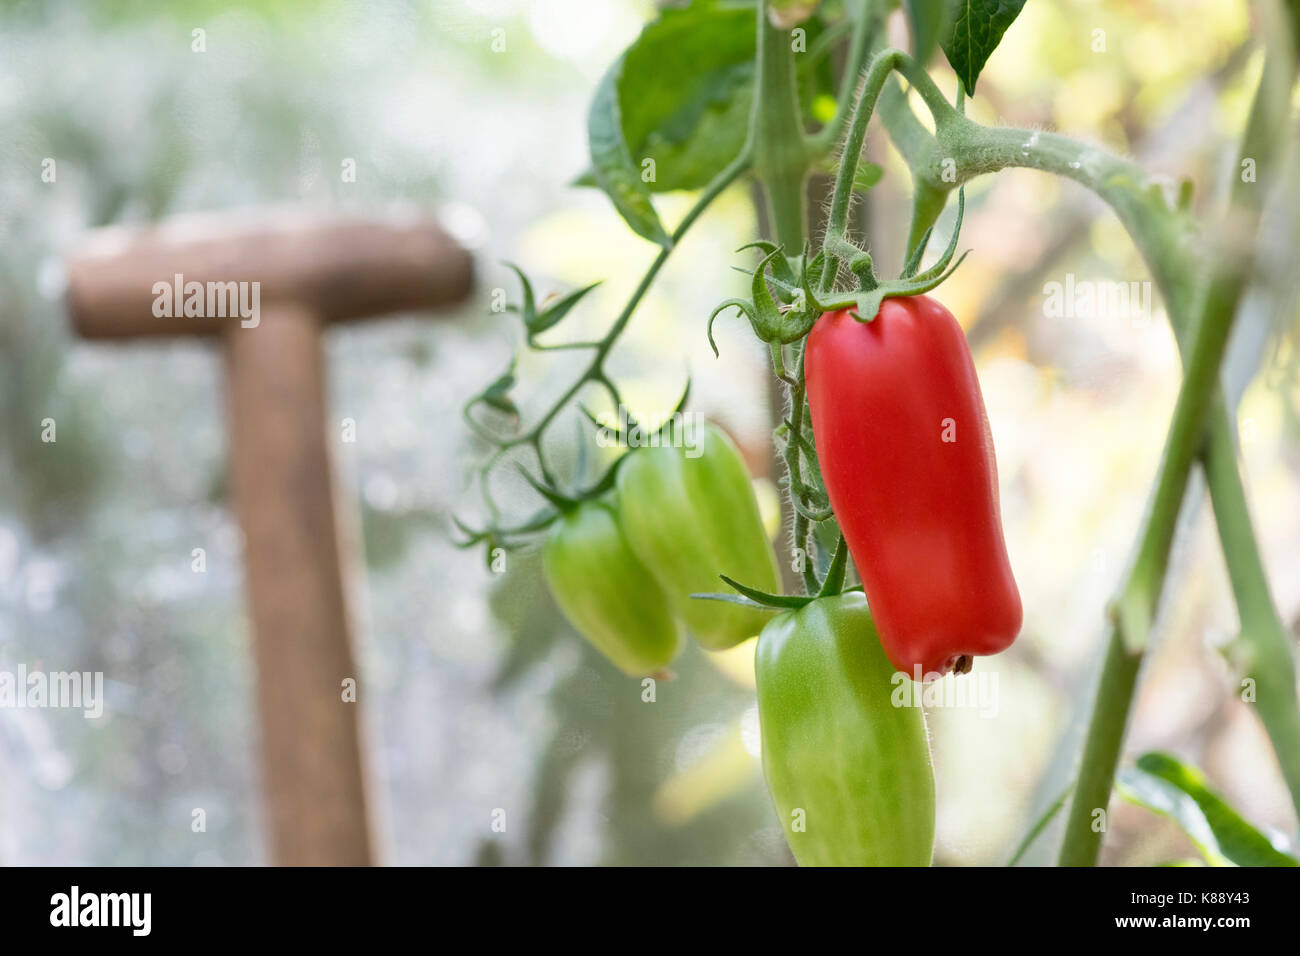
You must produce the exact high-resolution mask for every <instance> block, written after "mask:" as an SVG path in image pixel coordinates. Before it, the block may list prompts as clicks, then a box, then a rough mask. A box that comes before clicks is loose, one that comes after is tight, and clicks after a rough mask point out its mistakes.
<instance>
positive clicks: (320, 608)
mask: <svg viewBox="0 0 1300 956" xmlns="http://www.w3.org/2000/svg"><path fill="white" fill-rule="evenodd" d="M252 283H257V285H256V287H255V288H256V290H257V296H256V299H257V306H258V308H257V314H256V316H255V317H254V318H252V319H250V318H247V317H245V316H244V315H243V314H242V310H241V308H239V306H243V305H245V304H251V302H252V299H253V296H252V295H251V294H250V288H252V286H251V284H252ZM471 284H472V263H471V260H470V255H469V253H468V252H466V251H465V250H464V249H463V248H461V246H460V245H458V244H457V243H456V242H455V241H454V240H453V239H452V238H451V237H450V236H448V235H447V233H445V232H444V231H443V230H442V229H441V228H439V227H438V225H437V224H436V223H435V222H433V221H432V220H430V219H428V218H417V217H412V216H400V217H388V218H381V219H375V218H360V217H357V216H331V215H328V214H322V213H302V212H296V211H292V210H270V211H262V212H258V213H253V214H242V213H241V214H222V215H218V216H200V217H186V218H184V219H176V220H172V221H169V222H166V223H163V224H161V225H155V226H149V227H145V228H134V229H122V228H110V229H104V230H100V231H98V232H97V233H94V234H92V236H91V237H90V239H89V240H88V241H87V243H86V245H85V246H84V248H83V250H82V251H81V252H80V253H79V254H78V255H77V256H76V257H74V258H73V259H72V260H71V261H70V262H69V264H68V303H69V310H70V312H71V314H72V321H73V324H74V325H75V327H76V329H77V331H78V332H79V333H80V334H81V335H82V336H84V337H87V338H104V339H119V340H120V339H127V338H137V337H142V336H178V335H208V336H211V335H218V334H220V335H221V338H222V341H223V345H224V351H225V358H226V392H227V409H228V428H229V432H230V446H231V458H232V465H231V477H232V481H231V484H232V487H233V490H234V498H235V506H236V511H237V513H238V515H239V523H240V525H241V527H242V528H243V531H244V576H245V582H246V590H247V593H248V602H249V611H250V618H251V619H252V624H253V637H254V641H253V647H254V653H255V657H256V660H257V674H258V682H257V683H258V691H257V699H258V707H259V711H260V713H261V726H262V742H261V743H262V767H263V773H262V776H263V783H264V787H265V792H266V802H267V816H268V820H269V824H270V829H271V843H272V857H273V859H274V860H275V862H277V863H281V864H292V865H319V864H343V865H357V864H366V863H370V862H372V861H373V850H372V848H371V843H372V840H371V832H370V825H369V819H368V814H367V810H366V797H365V790H366V787H365V761H364V759H363V756H362V751H361V741H360V732H359V722H358V719H357V707H359V706H361V704H360V703H359V702H357V698H356V696H355V695H349V694H348V693H347V684H346V682H348V681H349V680H350V679H351V680H354V681H356V684H355V685H354V686H362V682H361V681H360V680H359V675H358V674H357V669H356V666H355V663H354V658H353V655H352V648H351V636H350V626H349V625H350V621H349V617H350V615H349V610H348V601H347V596H348V589H347V588H346V587H345V586H344V575H343V565H342V562H341V560H340V557H341V555H340V552H341V548H340V545H339V538H338V533H337V530H336V523H335V519H334V510H333V498H334V489H333V483H332V478H331V475H332V472H331V469H330V467H329V457H330V456H329V448H330V441H329V437H328V432H327V430H326V428H325V415H326V403H325V384H324V376H325V372H324V359H323V355H322V353H321V344H320V327H321V325H322V324H323V323H327V322H337V321H343V320H346V319H361V318H367V317H370V316H373V315H379V314H383V313H385V312H394V311H398V310H412V309H424V308H430V307H434V306H440V305H448V304H451V303H454V302H457V301H459V300H461V299H463V298H464V297H465V296H466V295H468V293H469V291H470V287H471ZM209 289H212V290H213V291H214V293H215V298H213V297H211V296H212V293H210V292H209ZM232 294H233V295H234V296H235V298H234V302H235V304H236V307H235V308H232V307H231V298H230V296H231V295H232ZM195 296H197V298H195ZM214 303H217V304H218V305H219V306H220V307H219V308H213V304H214ZM189 306H194V307H193V308H190V307H189ZM218 312H220V313H222V314H216V313H218ZM195 313H198V314H195Z"/></svg>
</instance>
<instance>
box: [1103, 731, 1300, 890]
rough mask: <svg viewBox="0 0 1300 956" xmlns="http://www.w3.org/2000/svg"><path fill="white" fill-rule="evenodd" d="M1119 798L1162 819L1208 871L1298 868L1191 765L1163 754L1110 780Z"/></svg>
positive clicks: (1146, 758) (1145, 759)
mask: <svg viewBox="0 0 1300 956" xmlns="http://www.w3.org/2000/svg"><path fill="white" fill-rule="evenodd" d="M1116 789H1117V791H1118V792H1119V794H1120V796H1122V797H1123V798H1124V799H1126V800H1128V801H1129V802H1130V803H1134V804H1137V805H1138V806H1141V807H1146V808H1147V809H1148V810H1151V811H1153V812H1154V813H1158V814H1160V815H1161V816H1164V817H1168V818H1169V819H1171V820H1173V821H1174V822H1175V823H1177V824H1178V825H1179V826H1180V827H1181V828H1182V829H1183V832H1184V833H1186V834H1187V836H1188V837H1189V838H1191V840H1192V842H1193V843H1195V844H1196V847H1197V849H1198V850H1200V852H1201V855H1202V856H1204V857H1205V859H1206V861H1207V862H1208V863H1210V864H1211V865H1212V866H1234V865H1235V866H1300V861H1297V860H1296V859H1295V857H1293V856H1290V855H1289V854H1286V853H1283V852H1282V851H1281V850H1279V849H1277V848H1276V847H1275V846H1274V845H1273V843H1272V841H1270V840H1269V838H1268V837H1266V836H1265V835H1264V834H1262V833H1260V832H1259V830H1257V829H1255V828H1254V827H1253V826H1251V825H1250V824H1249V823H1247V822H1246V820H1244V819H1243V818H1242V817H1241V815H1240V814H1238V813H1237V811H1236V810H1234V809H1233V808H1232V807H1231V806H1229V805H1228V804H1227V803H1225V802H1224V801H1223V799H1222V798H1221V797H1219V796H1218V794H1216V793H1214V792H1213V791H1211V790H1210V789H1209V788H1207V787H1206V785H1205V778H1204V777H1203V776H1201V773H1200V772H1199V771H1198V770H1197V769H1196V768H1195V767H1192V766H1189V765H1188V764H1185V763H1183V762H1182V761H1181V760H1179V759H1178V758H1177V757H1173V756H1170V755H1169V754H1165V753H1157V752H1152V753H1146V754H1143V755H1142V756H1141V757H1139V758H1138V761H1137V766H1136V767H1133V768H1130V769H1127V770H1123V771H1121V772H1120V774H1119V776H1118V777H1117V779H1116Z"/></svg>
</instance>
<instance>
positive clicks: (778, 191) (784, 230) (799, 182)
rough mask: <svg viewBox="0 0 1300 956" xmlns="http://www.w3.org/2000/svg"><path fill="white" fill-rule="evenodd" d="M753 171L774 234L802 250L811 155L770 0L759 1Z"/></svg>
mask: <svg viewBox="0 0 1300 956" xmlns="http://www.w3.org/2000/svg"><path fill="white" fill-rule="evenodd" d="M750 137H751V141H752V143H753V149H754V172H755V173H757V174H758V178H759V179H760V180H761V181H762V183H763V190H764V193H765V194H766V196H767V203H768V209H769V210H770V213H771V217H772V229H773V233H774V236H775V240H776V242H777V244H778V245H780V246H782V247H783V249H784V251H785V255H787V256H797V255H799V254H800V253H801V252H802V251H803V238H804V230H805V228H806V214H805V202H804V184H805V181H806V180H807V178H808V170H809V167H810V165H811V155H810V153H809V150H808V145H807V143H806V141H805V138H804V130H803V120H802V118H801V116H800V114H799V87H798V84H797V82H796V78H795V68H794V51H793V50H792V49H791V42H790V34H789V32H788V31H784V30H778V29H776V28H775V27H773V26H772V25H771V24H770V23H768V18H767V4H766V3H760V4H759V5H758V80H757V82H756V84H755V89H754V109H753V111H752V113H751V114H750Z"/></svg>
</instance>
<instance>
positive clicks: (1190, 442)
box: [1059, 51, 1295, 866]
mask: <svg viewBox="0 0 1300 956" xmlns="http://www.w3.org/2000/svg"><path fill="white" fill-rule="evenodd" d="M1294 77H1295V70H1294V64H1293V61H1292V60H1291V57H1290V56H1289V55H1288V56H1285V57H1280V56H1277V55H1275V54H1274V52H1273V51H1270V55H1269V56H1268V57H1267V59H1266V60H1265V67H1264V75H1263V76H1262V77H1261V79H1260V84H1259V88H1258V89H1257V90H1256V92H1255V98H1254V101H1253V102H1252V104H1251V111H1250V117H1249V119H1248V120H1247V124H1246V131H1245V134H1244V135H1243V137H1242V142H1241V150H1240V155H1241V157H1242V158H1243V159H1245V158H1250V159H1253V160H1254V161H1256V163H1257V165H1258V167H1259V168H1260V181H1259V182H1255V181H1254V180H1251V181H1250V182H1247V181H1246V180H1245V178H1244V177H1241V176H1238V177H1234V180H1233V188H1232V190H1231V194H1230V197H1229V199H1230V203H1229V206H1228V218H1227V219H1226V221H1225V222H1224V224H1223V230H1222V231H1223V233H1225V234H1226V235H1223V236H1221V237H1220V241H1219V243H1218V244H1217V250H1216V254H1215V255H1214V257H1213V258H1207V260H1206V261H1205V263H1204V266H1205V268H1206V270H1207V271H1208V273H1209V279H1208V282H1207V283H1206V285H1205V287H1204V293H1203V295H1202V297H1201V299H1200V301H1199V302H1198V305H1199V316H1198V321H1197V323H1196V324H1195V326H1194V327H1193V326H1188V327H1187V329H1188V331H1190V332H1191V333H1192V337H1191V342H1190V346H1189V347H1188V348H1190V357H1188V358H1187V359H1186V368H1185V371H1184V377H1183V383H1182V386H1181V388H1180V389H1179V392H1178V402H1177V404H1176V405H1175V406H1174V416H1173V421H1172V423H1171V424H1170V429H1169V437H1168V440H1167V442H1166V446H1165V453H1164V458H1163V460H1162V462H1161V467H1160V473H1159V477H1158V479H1157V484H1156V490H1155V494H1154V495H1153V497H1152V501H1151V506H1150V510H1149V512H1148V515H1147V520H1146V525H1145V528H1144V531H1143V535H1142V539H1141V544H1140V546H1139V550H1138V555H1137V558H1136V560H1135V561H1134V564H1133V568H1132V570H1131V571H1130V573H1129V576H1128V580H1127V582H1126V583H1125V585H1124V587H1123V589H1122V590H1121V591H1120V596H1119V599H1118V601H1117V602H1116V604H1115V605H1114V606H1113V608H1112V626H1111V629H1110V635H1109V638H1108V646H1107V649H1106V661H1105V664H1104V666H1103V671H1102V675H1101V682H1100V684H1099V685H1098V688H1097V697H1096V703H1095V704H1094V707H1093V714H1092V721H1091V723H1090V725H1089V728H1088V737H1087V741H1086V742H1085V745H1084V751H1083V760H1082V763H1081V765H1080V769H1079V783H1078V786H1077V788H1076V790H1075V795H1074V800H1073V801H1072V803H1071V804H1070V813H1069V816H1068V818H1067V822H1066V831H1065V839H1064V841H1063V843H1062V845H1061V854H1060V858H1059V862H1060V864H1061V865H1062V866H1093V865H1095V864H1096V862H1097V855H1098V853H1099V852H1100V850H1101V841H1102V834H1103V833H1104V832H1105V827H1101V828H1098V827H1097V826H1096V825H1095V823H1096V815H1097V813H1098V811H1104V810H1105V808H1106V806H1107V804H1108V803H1109V800H1110V792H1111V788H1112V786H1113V781H1114V777H1115V768H1116V766H1117V765H1118V762H1119V756H1120V752H1121V749H1122V747H1123V742H1124V732H1125V728H1126V726H1127V723H1128V716H1129V713H1130V711H1131V710H1132V705H1133V691H1134V688H1135V686H1136V682H1137V674H1138V670H1139V669H1140V667H1141V664H1142V657H1143V653H1144V651H1145V647H1146V642H1147V634H1148V630H1149V628H1150V626H1151V621H1152V618H1153V617H1154V615H1155V611H1156V608H1157V607H1158V605H1159V602H1160V595H1161V591H1162V587H1163V582H1164V576H1165V572H1166V570H1167V568H1168V562H1169V547H1170V545H1171V543H1172V541H1173V535H1174V527H1175V524H1176V522H1177V518H1178V511H1179V509H1180V507H1181V505H1182V498H1183V493H1184V491H1185V489H1186V485H1187V478H1188V475H1189V473H1190V471H1191V466H1192V462H1193V460H1194V459H1195V458H1196V456H1197V455H1198V454H1199V453H1200V452H1201V450H1202V447H1203V445H1202V436H1203V435H1204V431H1205V426H1206V421H1207V419H1208V418H1209V417H1210V416H1209V412H1210V410H1211V406H1212V405H1216V406H1217V408H1218V409H1222V407H1223V402H1222V398H1221V392H1220V390H1219V388H1218V375H1219V364H1220V362H1221V360H1222V358H1223V352H1224V349H1225V347H1226V345H1227V340H1228V335H1229V333H1230V332H1231V329H1232V323H1233V320H1234V318H1235V316H1236V313H1237V305H1238V302H1239V301H1240V298H1241V295H1242V292H1243V291H1244V289H1245V286H1246V281H1247V278H1248V276H1249V274H1250V271H1251V269H1252V267H1253V263H1254V253H1255V242H1256V233H1257V231H1258V224H1259V217H1260V211H1261V209H1262V207H1263V198H1264V196H1265V194H1266V193H1267V191H1268V183H1270V182H1271V181H1272V180H1273V179H1274V177H1273V175H1271V174H1272V165H1273V162H1274V160H1275V158H1276V157H1277V154H1278V153H1279V150H1278V149H1277V148H1276V147H1277V143H1278V130H1279V129H1281V128H1284V126H1285V117H1286V114H1287V112H1288V101H1289V90H1290V87H1291V84H1292V82H1293V80H1294ZM1184 354H1185V355H1187V348H1185V349H1184ZM1214 418H1215V419H1216V420H1222V421H1224V422H1226V413H1225V414H1224V415H1223V416H1219V415H1215V416H1214ZM1223 430H1224V429H1223V427H1222V426H1220V427H1218V428H1216V429H1215V431H1216V432H1222V431H1223ZM1225 442H1226V443H1227V444H1226V446H1225V445H1224V443H1225ZM1231 442H1232V440H1231V435H1230V433H1229V434H1227V435H1222V434H1220V435H1218V436H1217V437H1216V436H1215V435H1211V436H1210V439H1209V445H1210V446H1211V449H1212V454H1213V455H1214V456H1216V457H1215V458H1214V465H1215V466H1216V467H1213V468H1211V469H1210V470H1211V471H1212V472H1213V473H1214V475H1216V476H1217V477H1218V478H1219V479H1220V492H1219V500H1218V501H1217V502H1216V520H1221V519H1220V517H1219V516H1220V513H1221V512H1225V511H1227V510H1232V511H1233V512H1234V514H1233V515H1232V516H1231V517H1230V518H1229V521H1228V526H1227V528H1226V529H1222V528H1221V530H1220V534H1221V537H1222V539H1223V544H1224V554H1225V557H1226V558H1227V559H1228V560H1229V561H1230V562H1234V563H1236V564H1237V565H1238V570H1237V573H1236V575H1235V576H1234V577H1235V580H1234V590H1235V589H1236V588H1237V587H1238V581H1240V583H1241V584H1246V583H1248V582H1249V581H1250V580H1251V579H1252V578H1253V577H1254V575H1253V574H1251V573H1249V569H1246V568H1245V567H1244V566H1243V565H1242V563H1241V562H1242V555H1241V552H1240V550H1239V549H1241V548H1244V547H1246V546H1247V545H1249V547H1250V553H1251V555H1253V561H1254V562H1258V560H1259V552H1258V548H1257V547H1255V543H1254V540H1253V538H1254V535H1253V533H1252V534H1251V535H1250V537H1249V540H1248V541H1247V540H1245V539H1244V537H1243V536H1242V534H1241V524H1242V523H1247V524H1248V523H1249V520H1250V518H1249V512H1248V511H1246V510H1245V499H1244V495H1242V496H1241V498H1240V499H1239V500H1235V501H1231V502H1230V501H1228V500H1225V498H1224V494H1223V479H1224V478H1229V479H1236V480H1235V481H1233V480H1229V482H1228V484H1229V485H1230V486H1232V485H1237V484H1238V482H1239V476H1237V474H1236V453H1235V448H1234V447H1233V445H1232V443H1231ZM1225 454H1230V455H1231V460H1232V467H1231V475H1228V474H1227V471H1228V469H1227V467H1226V465H1225V463H1224V462H1223V461H1222V460H1221V459H1222V456H1223V455H1225ZM1262 574H1263V569H1262V565H1261V566H1260V567H1259V580H1261V581H1262ZM1249 596H1250V598H1251V603H1250V604H1248V605H1247V606H1246V607H1240V606H1239V607H1240V613H1241V614H1242V616H1243V626H1244V625H1245V624H1246V617H1245V616H1246V614H1247V613H1250V614H1252V615H1253V614H1256V613H1258V603H1257V602H1259V601H1260V600H1261V596H1260V594H1258V593H1253V592H1252V593H1251V594H1250V595H1249ZM1263 599H1264V600H1267V603H1268V604H1269V606H1270V608H1271V605H1272V600H1271V598H1269V597H1268V595H1267V587H1266V586H1265V587H1264V589H1263ZM1291 699H1292V701H1294V684H1292V690H1291ZM1283 702H1284V701H1283V700H1282V699H1281V698H1280V697H1278V698H1276V699H1274V696H1273V695H1272V694H1271V695H1270V707H1271V708H1276V707H1278V706H1280V705H1281V704H1282V703H1283ZM1261 713H1262V714H1263V712H1261ZM1279 731H1281V732H1282V735H1283V737H1284V738H1285V737H1286V733H1285V731H1284V730H1283V728H1282V727H1281V726H1280V727H1279ZM1284 743H1292V742H1291V741H1286V740H1285V739H1284ZM1289 759H1290V758H1289V757H1285V756H1283V754H1282V753H1279V760H1284V761H1286V760H1289ZM1288 783H1290V778H1289V777H1288Z"/></svg>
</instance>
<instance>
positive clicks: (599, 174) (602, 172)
mask: <svg viewBox="0 0 1300 956" xmlns="http://www.w3.org/2000/svg"><path fill="white" fill-rule="evenodd" d="M622 68H623V60H622V59H619V60H618V61H617V62H616V63H615V64H614V65H613V66H611V67H610V68H609V72H608V73H606V74H605V78H604V79H603V80H601V81H600V86H599V87H597V88H596V97H595V99H593V100H592V103H591V110H590V111H589V112H588V114H587V140H588V145H589V147H590V149H591V165H592V174H593V175H594V176H595V178H596V184H597V185H598V186H600V188H601V189H602V190H604V192H605V195H607V196H609V198H610V201H611V202H613V203H614V208H615V209H617V210H618V214H619V215H620V216H622V217H623V220H624V222H626V223H627V224H628V227H629V228H630V229H631V230H632V231H633V232H635V233H636V234H637V235H639V236H644V237H645V238H646V239H649V240H650V241H651V242H656V243H658V244H659V245H661V246H664V247H665V248H667V247H668V246H669V245H671V244H672V240H671V238H670V237H669V235H668V231H667V230H666V229H664V224H663V223H662V222H661V221H660V219H659V213H657V212H656V211H655V207H654V203H652V202H651V201H650V190H649V189H648V188H647V187H646V185H645V183H644V182H642V180H641V173H640V170H639V169H638V168H637V167H636V166H635V165H634V164H633V162H632V154H631V152H629V150H628V148H627V142H626V140H624V138H623V127H622V120H621V116H620V114H619V104H618V88H617V84H618V78H619V73H620V72H621V71H622Z"/></svg>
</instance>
